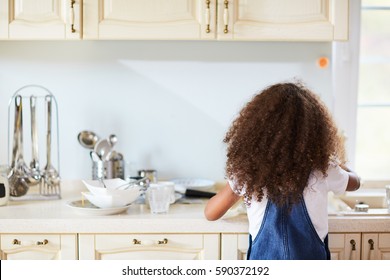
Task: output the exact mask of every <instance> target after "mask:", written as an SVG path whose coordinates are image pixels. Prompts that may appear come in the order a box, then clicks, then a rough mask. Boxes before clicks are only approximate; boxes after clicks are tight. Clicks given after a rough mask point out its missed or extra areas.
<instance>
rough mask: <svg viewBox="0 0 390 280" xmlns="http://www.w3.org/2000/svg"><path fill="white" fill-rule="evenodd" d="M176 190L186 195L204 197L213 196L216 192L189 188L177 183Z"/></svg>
mask: <svg viewBox="0 0 390 280" xmlns="http://www.w3.org/2000/svg"><path fill="white" fill-rule="evenodd" d="M175 191H176V192H178V193H181V194H184V195H185V196H186V197H199V198H201V197H204V198H212V197H213V196H214V195H215V193H214V192H205V191H199V190H194V189H188V188H186V187H185V186H183V185H177V184H175Z"/></svg>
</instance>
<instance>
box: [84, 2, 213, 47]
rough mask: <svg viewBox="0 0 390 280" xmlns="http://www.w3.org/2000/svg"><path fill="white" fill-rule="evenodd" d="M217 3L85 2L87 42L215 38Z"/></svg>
mask: <svg viewBox="0 0 390 280" xmlns="http://www.w3.org/2000/svg"><path fill="white" fill-rule="evenodd" d="M215 4H216V0H211V1H205V0H98V1H97V0H84V39H139V40H142V39H164V40H199V39H214V38H215V24H216V5H215Z"/></svg>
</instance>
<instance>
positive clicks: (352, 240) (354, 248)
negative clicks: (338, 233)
mask: <svg viewBox="0 0 390 280" xmlns="http://www.w3.org/2000/svg"><path fill="white" fill-rule="evenodd" d="M349 243H351V245H352V251H356V241H355V240H354V239H351V241H349Z"/></svg>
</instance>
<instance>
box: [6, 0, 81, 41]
mask: <svg viewBox="0 0 390 280" xmlns="http://www.w3.org/2000/svg"><path fill="white" fill-rule="evenodd" d="M73 2H74V3H73ZM72 3H73V4H72ZM81 11H82V1H81V0H75V1H72V0H0V38H5V39H80V38H81V36H82V25H81V17H80V16H81ZM72 15H73V16H72ZM72 23H73V25H72ZM72 30H73V31H72Z"/></svg>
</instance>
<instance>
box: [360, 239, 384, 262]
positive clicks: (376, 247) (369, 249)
mask: <svg viewBox="0 0 390 280" xmlns="http://www.w3.org/2000/svg"><path fill="white" fill-rule="evenodd" d="M361 258H362V260H390V233H363V234H362V256H361Z"/></svg>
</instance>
